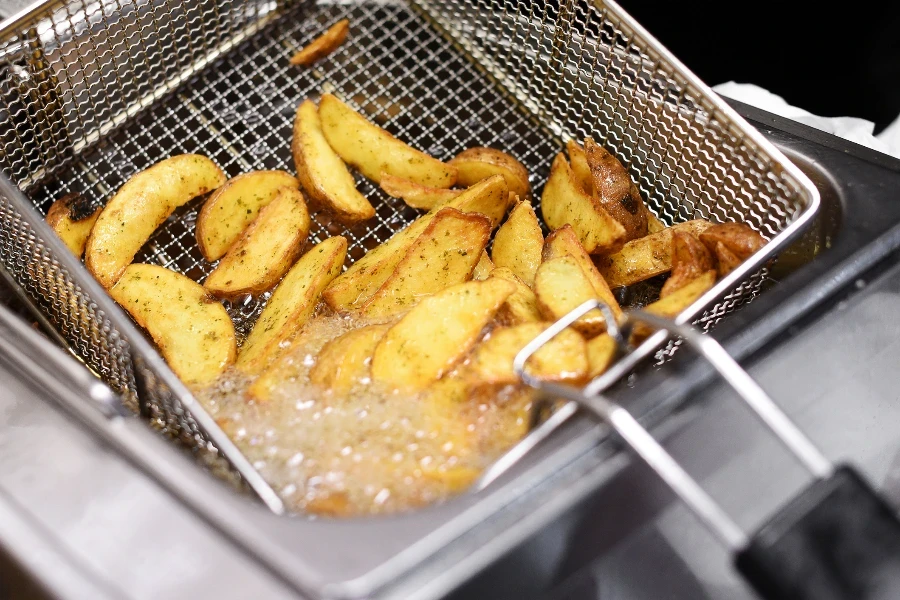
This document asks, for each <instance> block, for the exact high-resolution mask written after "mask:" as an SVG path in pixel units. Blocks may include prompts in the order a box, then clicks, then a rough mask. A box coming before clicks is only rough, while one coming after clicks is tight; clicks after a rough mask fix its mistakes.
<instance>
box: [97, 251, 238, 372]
mask: <svg viewBox="0 0 900 600" xmlns="http://www.w3.org/2000/svg"><path fill="white" fill-rule="evenodd" d="M109 295H110V296H112V298H113V300H115V301H116V302H118V303H119V305H120V306H122V307H123V308H124V309H125V310H127V311H128V312H129V314H131V316H132V318H133V319H134V320H135V321H136V322H137V324H138V325H140V326H141V327H143V328H144V329H146V330H147V332H148V333H149V334H150V337H152V338H153V341H154V342H156V346H157V347H158V348H159V351H160V353H161V354H162V355H163V358H165V359H166V362H167V363H168V364H169V366H170V367H171V368H172V370H173V371H174V372H175V374H176V375H178V377H179V378H181V380H182V381H184V382H185V383H186V384H188V385H204V384H207V383H210V382H211V381H213V380H214V379H215V378H216V377H218V376H219V375H220V374H222V372H223V371H225V369H227V368H228V366H229V365H231V364H232V363H234V358H235V355H236V354H237V343H236V341H235V336H234V326H233V325H232V324H231V318H230V317H229V316H228V313H227V312H225V307H223V306H222V305H221V304H219V302H218V301H217V300H216V299H215V298H213V297H212V296H210V295H209V293H208V292H207V291H206V290H205V289H203V287H201V286H200V285H199V284H197V283H195V282H194V281H191V280H190V279H188V278H187V277H185V276H184V275H181V274H180V273H176V272H175V271H170V270H169V269H166V268H164V267H159V266H157V265H145V264H133V265H129V266H128V267H126V268H125V269H124V273H122V276H121V277H120V278H119V280H118V282H117V283H116V285H114V286H113V287H112V288H111V289H110V290H109Z"/></svg>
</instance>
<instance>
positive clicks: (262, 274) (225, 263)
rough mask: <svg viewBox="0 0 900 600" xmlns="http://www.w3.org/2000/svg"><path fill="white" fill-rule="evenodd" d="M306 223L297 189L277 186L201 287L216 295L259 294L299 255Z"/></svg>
mask: <svg viewBox="0 0 900 600" xmlns="http://www.w3.org/2000/svg"><path fill="white" fill-rule="evenodd" d="M309 225H310V221H309V211H307V209H306V201H305V200H304V199H303V194H301V193H300V190H297V189H292V188H281V191H279V193H278V196H277V197H276V198H275V199H274V200H272V202H270V203H269V204H268V205H266V206H264V207H263V208H262V210H260V211H259V216H258V217H256V220H255V221H253V223H251V224H250V226H249V227H248V228H247V229H246V231H244V233H243V234H242V235H241V237H240V238H238V240H237V242H235V243H234V245H233V246H232V247H231V249H230V250H229V251H228V253H227V254H225V256H224V257H223V258H222V260H221V261H219V264H218V266H216V268H215V269H214V270H213V272H212V273H210V274H209V277H207V278H206V281H205V282H204V284H203V287H205V288H206V289H207V290H209V291H210V292H211V293H213V294H215V295H216V296H218V297H220V298H236V297H238V296H243V295H245V294H250V295H252V296H259V295H260V294H262V293H263V292H266V291H268V290H270V289H272V287H273V286H274V285H275V284H276V283H278V280H280V279H281V278H282V276H284V274H285V273H287V272H288V269H290V268H291V265H293V264H294V261H295V260H297V257H298V256H299V255H300V251H301V250H302V249H303V242H305V241H306V236H307V235H309Z"/></svg>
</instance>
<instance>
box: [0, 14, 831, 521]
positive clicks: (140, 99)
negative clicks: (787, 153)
mask: <svg viewBox="0 0 900 600" xmlns="http://www.w3.org/2000/svg"><path fill="white" fill-rule="evenodd" d="M341 18H349V19H350V22H351V35H350V37H349V38H348V41H347V43H345V44H344V45H343V46H342V47H341V48H340V49H338V50H337V51H336V52H335V53H334V54H332V55H331V56H329V57H327V58H326V59H324V60H322V61H320V62H319V63H316V64H315V65H313V66H312V67H311V68H298V67H293V66H291V65H289V64H288V58H289V57H290V55H291V54H292V53H293V52H294V51H296V50H297V49H299V48H300V47H301V46H303V45H304V44H305V43H307V42H308V41H309V40H311V39H313V38H314V37H315V36H316V35H318V34H319V33H320V32H321V31H322V30H323V29H324V28H325V27H326V26H328V25H330V24H331V23H333V22H335V21H337V20H339V19H341ZM0 55H2V60H3V64H2V72H0V123H2V126H0V168H2V170H3V174H4V175H5V176H6V177H8V178H9V179H10V180H11V181H12V182H13V183H14V185H15V186H17V187H18V188H19V189H18V190H13V189H11V188H9V186H0V217H2V219H0V248H2V250H0V254H2V256H0V260H2V262H3V264H4V267H5V268H6V269H7V270H8V271H9V272H10V273H11V274H12V275H13V276H14V277H15V279H16V280H17V281H18V283H19V284H20V285H21V286H22V287H23V288H24V289H25V291H26V292H27V294H28V295H29V297H30V298H31V299H32V301H33V302H34V304H35V305H36V306H37V307H38V308H39V310H40V311H41V313H42V314H43V316H44V317H45V318H46V320H47V321H48V322H49V323H50V324H51V325H52V326H53V327H54V328H55V329H56V330H57V331H58V332H59V333H60V334H61V335H62V337H63V338H64V339H65V340H66V341H67V343H68V345H69V348H70V350H71V351H72V352H73V353H74V354H75V355H76V356H77V357H79V358H80V359H81V360H82V361H83V362H84V363H85V364H86V365H87V366H88V367H89V368H91V369H92V370H93V371H95V372H96V373H97V374H98V375H100V376H101V377H102V378H103V379H104V380H105V381H106V382H107V383H108V384H109V385H110V386H111V387H112V388H113V389H115V390H117V391H118V392H120V393H121V394H122V395H123V396H124V397H125V398H126V400H127V401H128V403H129V404H130V406H131V407H132V408H134V409H135V410H137V411H140V413H141V414H142V415H144V416H146V417H148V418H149V419H150V420H151V422H152V423H154V424H155V425H156V426H157V427H158V428H160V429H161V430H163V431H164V432H165V433H167V434H168V435H171V436H173V437H176V438H178V439H179V440H180V441H182V442H184V443H185V444H186V445H187V446H188V447H190V448H192V449H194V450H195V451H196V450H199V451H202V452H200V454H201V455H204V456H209V457H218V458H217V459H216V458H213V461H212V464H213V465H214V466H215V467H216V470H217V471H219V472H222V473H230V474H231V476H234V477H237V476H238V475H239V476H240V477H242V478H243V480H244V482H245V483H246V484H248V485H249V486H250V487H251V488H252V489H253V490H255V491H256V492H257V494H259V495H260V497H261V498H262V499H263V500H264V501H265V502H266V504H267V505H268V506H269V507H270V508H271V509H272V510H274V511H276V512H278V511H280V510H281V504H280V501H279V500H278V497H277V494H275V493H274V492H273V491H272V490H271V489H270V488H269V486H268V485H267V484H266V483H265V482H264V481H262V479H261V478H260V477H259V475H258V473H256V471H255V470H253V469H252V467H251V465H249V464H248V462H247V461H246V459H245V458H244V457H243V456H242V455H241V454H240V452H239V451H238V450H237V449H236V448H235V447H234V445H233V444H232V443H231V442H230V441H229V440H228V438H227V436H225V434H224V433H223V432H222V431H221V430H220V429H219V427H218V426H217V425H216V424H215V423H214V422H213V420H212V419H211V418H210V417H209V415H208V414H207V413H206V412H205V411H204V410H203V409H202V407H200V406H199V405H198V404H197V402H196V401H195V400H194V399H193V398H192V397H191V395H190V393H189V392H188V391H187V389H186V388H185V387H184V386H183V385H182V384H181V383H180V382H179V381H178V379H177V378H176V377H175V376H174V374H173V373H172V372H171V370H170V369H168V367H166V366H165V364H164V363H163V361H162V360H161V358H160V357H159V355H158V354H157V353H156V351H155V350H154V349H153V348H152V347H151V345H150V344H149V343H148V342H147V341H146V340H145V339H144V338H143V337H142V335H141V333H140V332H139V331H138V330H137V328H136V327H135V326H134V325H133V324H132V323H131V321H130V320H129V319H128V317H127V315H125V313H123V312H122V311H121V310H120V309H119V308H118V307H117V306H115V305H114V303H113V302H112V301H111V299H110V298H109V297H108V296H107V295H106V293H105V292H104V291H103V290H102V289H101V288H100V286H99V285H98V284H97V283H96V282H95V281H94V280H93V279H92V277H91V276H90V275H89V274H88V273H87V271H86V270H85V269H84V267H83V266H82V265H81V264H80V262H79V261H77V260H76V259H75V258H74V257H73V256H72V255H71V254H69V253H68V252H67V251H66V249H65V247H64V246H63V245H62V244H61V243H60V242H59V240H57V239H56V238H55V236H54V235H53V233H52V232H51V231H50V229H49V228H48V227H47V226H46V224H45V223H44V222H43V219H42V214H43V213H44V212H45V211H46V209H47V208H48V207H49V205H50V203H51V202H52V201H53V200H54V199H56V198H58V197H59V196H61V195H63V194H64V193H68V192H80V193H82V194H84V195H85V196H86V197H88V198H89V199H90V200H91V201H92V202H94V203H95V204H96V205H100V204H102V203H103V202H104V201H105V200H106V199H108V198H109V197H110V196H111V194H112V193H114V192H115V190H116V189H118V187H119V186H120V185H121V184H123V183H124V182H125V181H126V180H127V179H128V177H130V176H131V175H133V174H134V173H136V172H138V171H140V170H142V169H144V168H146V167H148V166H150V165H151V164H153V163H154V162H156V161H158V160H160V159H162V158H165V157H167V156H170V155H173V154H179V153H184V152H198V153H202V154H206V155H207V156H209V157H210V158H212V159H213V160H214V161H215V162H216V163H218V164H219V165H220V166H221V167H222V168H223V169H224V170H225V171H226V172H227V174H228V175H229V176H234V175H237V174H239V173H241V172H245V171H247V170H251V169H285V170H288V171H290V172H293V164H292V160H291V155H290V148H289V144H290V135H291V123H292V120H293V113H294V110H295V108H296V106H298V105H299V103H300V102H301V101H302V100H303V99H304V98H306V97H308V96H312V97H315V96H317V95H318V94H319V93H321V92H324V91H330V92H333V93H335V94H337V95H338V96H339V97H342V98H343V99H344V100H346V101H347V102H348V103H350V104H351V105H352V106H354V107H355V108H357V109H359V110H360V111H361V112H362V113H363V114H365V115H366V116H367V117H369V118H370V119H372V120H374V121H375V122H377V123H379V124H381V125H383V126H385V127H386V128H387V129H388V130H389V131H391V132H392V133H394V134H395V135H397V136H398V137H399V138H400V139H404V140H407V141H409V142H411V143H412V144H413V145H415V146H417V147H419V148H421V149H423V150H425V151H426V152H429V153H431V154H434V155H435V156H438V157H439V158H443V159H446V158H449V157H451V156H453V155H454V154H456V153H457V152H459V151H461V150H463V149H465V148H467V147H470V146H473V145H483V146H494V147H498V148H500V149H503V150H505V151H507V152H510V153H511V154H512V155H514V156H515V157H516V158H518V159H519V160H520V161H522V162H523V164H525V166H526V167H527V168H528V170H529V173H530V174H531V178H532V181H531V183H532V186H533V188H534V190H535V196H536V198H539V197H540V191H541V189H542V187H543V184H544V181H545V180H546V177H547V175H548V172H549V165H550V162H551V160H552V158H553V156H554V154H555V153H556V152H558V151H560V150H561V148H562V144H563V142H564V140H565V139H568V138H569V137H576V138H580V137H583V136H585V135H592V136H593V137H594V138H595V139H597V140H598V141H601V142H602V143H603V144H604V145H605V146H607V147H608V148H609V149H610V150H611V151H612V152H613V153H614V154H615V155H616V156H617V157H618V158H619V159H620V160H622V162H623V163H624V164H625V165H627V167H628V169H629V171H630V172H631V174H632V176H633V177H634V179H635V181H636V182H637V183H638V185H639V187H640V189H641V192H642V194H643V195H644V197H645V199H646V201H647V204H648V206H649V207H650V209H651V210H652V211H653V212H654V213H655V214H656V215H657V216H658V217H659V218H660V219H662V220H663V221H664V222H666V223H668V224H671V223H675V222H680V221H684V220H687V219H691V218H707V219H710V220H713V221H727V220H741V221H745V222H747V223H748V224H749V225H751V226H752V227H753V228H755V229H757V230H758V231H759V232H760V233H761V234H762V235H763V236H764V237H766V238H767V239H768V240H770V242H769V244H768V245H767V246H766V247H765V248H764V250H763V251H762V252H760V253H758V254H757V255H756V256H754V257H753V259H751V260H750V261H748V262H747V263H745V264H744V265H742V266H741V267H740V268H739V269H737V270H736V271H735V272H733V273H732V274H731V275H729V276H728V277H726V278H725V279H723V280H722V281H720V282H719V283H717V285H716V286H715V288H713V290H711V291H710V292H709V293H707V294H706V295H704V296H703V298H701V299H700V300H698V302H697V303H695V304H694V305H693V306H692V307H690V308H689V309H688V310H687V311H685V313H684V314H683V315H682V320H693V319H694V318H699V320H700V322H701V324H702V325H704V326H707V327H708V326H711V325H712V324H714V323H715V322H716V321H718V320H719V319H720V318H721V317H722V316H724V315H725V314H727V313H728V312H730V311H732V310H734V309H735V308H736V307H738V306H740V305H741V304H743V303H744V302H747V301H749V300H750V299H752V298H753V297H754V296H755V295H756V294H757V293H758V292H759V290H760V287H761V286H762V284H763V282H764V280H765V277H766V273H765V270H764V269H761V266H762V265H763V263H764V262H765V261H766V260H767V259H768V258H769V257H771V256H773V255H774V254H776V253H777V252H778V250H779V249H781V248H783V247H784V246H785V244H786V243H787V242H788V241H789V240H790V239H791V238H792V237H793V236H794V235H795V234H796V233H797V232H798V231H799V230H800V229H801V228H802V227H803V225H805V224H806V223H808V222H809V220H810V219H811V218H812V216H813V215H814V213H815V210H816V208H817V206H818V193H817V192H816V190H815V188H814V187H813V186H812V184H811V183H810V182H809V180H808V179H806V177H805V176H803V175H802V174H801V173H800V172H799V171H798V170H797V169H796V168H795V167H794V166H793V165H792V164H791V163H789V162H788V161H787V159H785V157H784V156H783V155H781V154H780V153H779V152H778V151H777V150H776V149H775V148H774V147H773V146H771V144H769V143H768V142H766V141H765V140H764V139H763V138H762V136H760V135H759V134H758V132H756V131H755V130H753V129H752V128H751V127H750V126H749V125H747V124H746V123H745V122H744V121H743V120H742V119H741V118H740V117H738V116H737V115H736V114H735V113H734V112H733V111H732V110H731V109H730V108H728V107H727V105H725V104H724V103H722V102H721V101H720V100H718V99H717V98H716V97H715V96H714V95H713V94H712V92H711V91H710V90H709V89H708V88H706V87H705V86H703V84H701V83H700V82H699V81H697V80H696V78H695V77H693V76H692V75H691V74H690V73H689V72H688V71H687V70H686V69H684V67H682V66H681V65H680V63H678V62H677V61H676V60H675V59H674V58H673V57H672V56H671V55H670V54H669V53H668V52H666V51H665V49H664V48H662V47H661V46H660V45H659V44H658V43H657V42H656V41H655V40H653V39H652V38H650V37H649V36H648V35H647V34H646V33H645V32H644V31H643V30H642V29H641V28H640V26H639V25H637V24H636V23H634V22H633V21H632V20H631V19H630V18H629V17H628V16H627V15H626V14H625V13H623V11H622V10H621V9H620V8H618V7H617V6H616V5H615V4H614V3H612V2H606V3H599V2H598V3H597V4H596V5H595V4H593V3H590V2H586V1H573V0H560V1H559V2H558V3H551V2H547V3H539V2H527V1H523V0H419V1H418V2H415V3H413V4H412V5H410V4H407V3H405V2H395V1H390V0H389V1H383V0H371V1H368V2H358V3H334V4H330V3H323V4H318V5H313V4H312V3H310V2H289V1H277V2H276V1H256V0H245V1H233V2H232V1H227V0H188V1H186V2H183V3H177V2H172V1H171V0H149V1H148V0H132V1H126V0H99V1H95V2H90V1H87V0H76V1H67V0H49V1H47V2H43V3H40V4H38V5H36V6H35V7H33V8H31V9H28V10H27V11H25V12H24V13H22V14H21V15H18V16H16V17H14V18H12V19H10V20H8V21H6V22H5V23H4V24H3V25H2V26H0ZM357 181H358V184H359V187H360V190H361V191H362V193H363V194H365V195H366V196H368V197H369V198H370V199H371V200H372V203H373V205H374V206H375V207H376V217H375V219H373V220H372V222H370V223H362V224H358V225H356V226H354V227H351V228H349V229H346V228H344V227H343V226H341V225H339V224H337V223H336V222H334V221H333V220H332V219H331V218H330V216H329V215H328V214H326V213H316V214H314V215H313V227H312V231H311V234H310V239H311V240H312V241H315V242H318V241H321V240H322V239H324V238H326V237H329V236H332V235H336V234H340V235H345V236H347V238H348V240H349V241H350V248H349V251H348V256H349V258H350V260H351V261H352V260H356V259H358V258H359V257H360V256H362V255H363V254H364V253H365V252H366V251H367V250H369V249H371V248H372V247H374V246H375V245H377V244H378V243H380V242H382V241H384V240H385V239H387V238H388V237H389V236H390V235H391V234H392V233H393V232H395V231H397V230H398V229H400V228H401V227H403V226H405V225H406V224H408V223H409V222H410V221H411V220H412V219H413V218H415V216H416V213H415V211H413V210H412V209H409V208H408V207H406V206H405V205H403V203H402V202H401V201H399V200H395V199H392V198H389V197H387V196H385V195H384V194H383V193H382V192H381V191H380V190H379V189H378V188H377V186H374V185H372V183H371V182H369V181H367V180H365V179H363V178H361V177H358V179H357ZM199 205H200V202H196V201H195V202H192V203H190V204H188V205H186V206H185V207H182V208H181V209H179V210H178V211H176V213H175V214H174V215H173V216H172V218H170V219H169V221H168V222H167V223H166V224H165V226H163V227H162V228H161V229H160V230H159V231H157V232H156V234H154V236H153V237H152V238H151V240H150V241H149V243H148V244H147V245H146V246H145V248H144V249H143V250H142V251H141V253H140V254H139V255H138V256H137V257H136V261H142V262H154V263H157V264H161V265H163V266H166V267H169V268H172V269H174V270H177V271H179V272H182V273H184V274H186V275H188V276H189V277H191V278H193V279H195V280H202V278H203V277H205V276H206V275H207V274H208V273H209V272H210V271H211V270H212V268H213V267H214V265H211V264H208V263H206V262H205V261H204V260H203V259H202V256H201V255H200V253H199V251H198V249H197V248H196V243H195V242H194V236H193V225H194V220H195V218H196V214H197V211H198V209H199ZM265 299H266V298H265V297H264V298H262V299H261V301H258V302H257V301H249V300H248V301H247V302H240V303H231V304H227V305H226V308H227V309H228V310H229V314H231V316H232V317H233V319H234V320H235V324H236V329H237V331H238V333H239V335H244V334H246V332H247V331H248V330H249V327H250V326H252V323H253V320H254V319H255V317H256V316H257V315H258V314H259V311H260V309H261V306H262V305H263V303H264V302H265ZM701 313H703V314H702V316H701ZM652 341H653V340H650V341H649V342H652ZM651 346H652V344H650V345H647V346H644V347H642V348H645V349H644V352H649V351H650V350H652V348H651Z"/></svg>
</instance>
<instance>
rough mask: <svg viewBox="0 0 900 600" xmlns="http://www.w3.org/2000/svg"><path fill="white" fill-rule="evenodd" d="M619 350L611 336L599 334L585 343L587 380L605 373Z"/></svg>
mask: <svg viewBox="0 0 900 600" xmlns="http://www.w3.org/2000/svg"><path fill="white" fill-rule="evenodd" d="M618 351H619V348H618V344H616V340H614V339H613V338H612V337H611V336H609V335H608V334H606V333H601V334H600V335H598V336H597V337H595V338H592V339H590V340H588V342H587V359H588V378H590V379H593V378H594V377H597V376H599V375H602V374H603V373H605V372H606V370H607V369H608V368H609V366H610V365H611V364H613V362H615V359H616V354H618Z"/></svg>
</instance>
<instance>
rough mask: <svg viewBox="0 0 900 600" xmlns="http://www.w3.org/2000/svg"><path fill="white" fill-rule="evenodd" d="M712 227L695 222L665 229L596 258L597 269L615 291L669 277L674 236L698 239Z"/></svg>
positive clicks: (709, 224) (703, 222) (687, 222)
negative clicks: (680, 233)
mask: <svg viewBox="0 0 900 600" xmlns="http://www.w3.org/2000/svg"><path fill="white" fill-rule="evenodd" d="M711 225H712V224H711V223H710V222H709V221H704V220H702V219H696V220H694V221H685V222H684V223H679V224H677V225H673V226H672V227H666V228H665V229H663V230H662V231H659V232H657V233H653V234H650V235H647V236H644V237H642V238H638V239H636V240H632V241H630V242H628V243H627V244H625V245H624V246H622V249H621V250H619V251H618V252H614V253H612V254H607V255H605V256H600V257H598V258H596V259H595V262H596V265H597V268H598V269H599V270H600V274H601V275H603V278H604V279H606V283H608V284H609V286H610V287H613V288H614V287H619V286H622V285H631V284H633V283H637V282H638V281H643V280H645V279H649V278H651V277H655V276H657V275H660V274H662V273H667V272H668V271H670V270H671V269H672V234H673V232H675V231H687V232H690V233H692V234H693V235H699V234H700V233H702V232H703V231H704V230H705V229H706V228H708V227H710V226H711Z"/></svg>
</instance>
